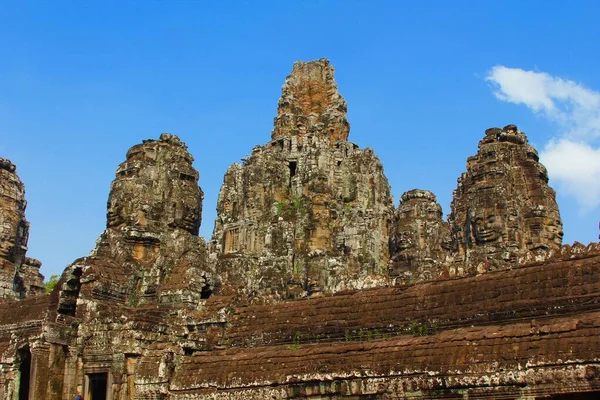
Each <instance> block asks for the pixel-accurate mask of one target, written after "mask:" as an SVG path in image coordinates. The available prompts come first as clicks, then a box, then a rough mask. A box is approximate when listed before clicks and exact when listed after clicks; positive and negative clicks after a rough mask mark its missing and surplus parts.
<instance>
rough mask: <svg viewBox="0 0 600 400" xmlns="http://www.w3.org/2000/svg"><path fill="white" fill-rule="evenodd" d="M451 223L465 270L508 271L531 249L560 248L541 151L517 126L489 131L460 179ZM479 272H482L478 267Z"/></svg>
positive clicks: (558, 224) (556, 216) (557, 222)
mask: <svg viewBox="0 0 600 400" xmlns="http://www.w3.org/2000/svg"><path fill="white" fill-rule="evenodd" d="M451 209H452V212H451V214H450V216H449V217H448V221H449V222H450V225H451V227H452V236H453V255H454V258H455V260H457V262H463V263H465V264H467V266H466V268H465V270H471V271H474V270H475V267H476V266H478V265H480V264H481V263H483V264H486V265H487V264H490V265H491V267H485V269H486V270H487V269H497V268H504V267H508V266H509V265H510V263H514V262H516V260H517V258H518V257H519V256H521V255H523V254H525V253H526V252H528V251H534V252H537V251H547V250H550V249H557V248H559V247H560V246H561V243H562V223H561V219H560V214H559V212H558V205H557V204H556V199H555V193H554V190H552V189H551V188H550V187H549V186H548V175H547V172H546V168H545V167H544V166H543V165H542V164H540V162H539V159H538V156H537V151H536V150H535V149H534V148H533V147H532V146H530V145H529V144H528V143H527V137H526V136H525V134H524V133H523V132H521V131H519V130H518V128H517V127H516V126H515V125H507V126H506V127H504V128H503V129H499V128H491V129H488V130H487V131H486V135H485V137H484V138H483V139H482V140H481V141H480V142H479V151H478V152H477V154H476V155H475V156H473V157H469V159H468V160H467V171H466V172H465V173H464V174H463V175H462V176H461V177H460V179H459V180H458V187H457V189H456V190H455V192H454V197H453V200H452V205H451ZM477 268H478V269H480V270H482V269H481V268H480V266H479V267H477Z"/></svg>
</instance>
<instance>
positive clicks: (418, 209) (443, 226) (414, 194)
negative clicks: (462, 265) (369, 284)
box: [390, 189, 450, 284]
mask: <svg viewBox="0 0 600 400" xmlns="http://www.w3.org/2000/svg"><path fill="white" fill-rule="evenodd" d="M390 253H391V254H392V258H391V261H390V275H391V277H393V278H395V280H396V282H397V283H401V284H407V283H415V282H422V281H429V280H433V279H436V278H438V277H439V276H440V274H441V273H442V265H443V264H444V263H445V262H446V261H447V258H448V256H449V254H450V227H449V226H448V224H447V223H446V222H444V221H443V220H442V207H441V206H440V205H439V204H438V203H437V199H436V197H435V195H434V194H433V193H431V192H430V191H428V190H419V189H413V190H410V191H408V192H405V193H403V194H402V197H401V199H400V206H399V207H398V209H397V210H396V212H395V213H394V225H393V230H392V233H391V235H390Z"/></svg>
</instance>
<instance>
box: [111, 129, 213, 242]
mask: <svg viewBox="0 0 600 400" xmlns="http://www.w3.org/2000/svg"><path fill="white" fill-rule="evenodd" d="M197 182H198V172H196V170H195V169H194V168H193V167H192V166H191V156H189V154H188V153H187V151H185V150H184V149H183V148H181V147H176V146H168V145H164V144H163V143H160V142H156V141H152V142H148V143H144V144H143V145H139V147H134V148H133V149H132V150H130V152H129V153H128V158H127V161H126V162H124V163H123V164H121V165H120V166H119V168H118V170H117V178H116V179H115V180H114V181H113V183H112V186H111V192H110V195H109V200H108V211H107V225H108V227H116V226H120V225H126V226H130V227H136V228H139V229H142V230H147V231H159V230H164V228H166V227H169V228H171V229H173V228H181V229H185V230H187V231H189V232H191V233H194V234H197V233H198V229H199V227H200V214H201V207H202V191H201V190H200V188H199V187H198V183H197Z"/></svg>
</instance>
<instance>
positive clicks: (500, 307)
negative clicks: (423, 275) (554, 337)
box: [227, 255, 600, 346]
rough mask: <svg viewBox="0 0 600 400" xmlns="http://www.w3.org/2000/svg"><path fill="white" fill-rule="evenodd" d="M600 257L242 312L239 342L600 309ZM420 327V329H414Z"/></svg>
mask: <svg viewBox="0 0 600 400" xmlns="http://www.w3.org/2000/svg"><path fill="white" fill-rule="evenodd" d="M599 305H600V255H596V256H587V257H585V258H581V259H575V260H568V261H555V262H550V263H547V264H539V265H530V266H524V267H517V268H515V269H513V270H504V271H496V272H490V273H488V274H483V275H479V276H476V277H469V278H462V279H450V280H439V281H434V282H428V283H424V284H419V285H414V286H410V287H406V288H383V289H372V290H363V291H353V292H347V293H343V294H338V295H334V296H331V297H321V298H315V299H307V300H299V301H292V302H287V303H284V304H281V305H279V306H249V307H241V308H238V309H236V315H235V316H234V317H233V319H232V320H231V322H230V323H231V328H230V329H229V330H228V332H227V334H228V338H229V339H230V340H231V342H232V343H233V344H235V345H238V346H241V345H262V344H271V343H292V342H293V341H294V337H296V339H297V338H298V337H300V339H301V341H309V342H312V341H339V340H361V339H362V340H367V339H368V338H371V339H375V338H376V337H379V338H381V337H383V336H388V335H390V336H391V335H401V334H410V333H411V331H414V330H419V329H421V330H423V329H428V330H431V331H433V330H443V329H450V328H455V327H460V326H470V325H485V324H497V323H509V322H514V321H520V320H530V319H532V318H536V319H538V318H547V317H549V316H557V315H565V314H569V313H573V312H582V311H586V310H596V309H598V307H599ZM411 325H412V326H411Z"/></svg>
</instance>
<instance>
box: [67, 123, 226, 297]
mask: <svg viewBox="0 0 600 400" xmlns="http://www.w3.org/2000/svg"><path fill="white" fill-rule="evenodd" d="M192 161H193V158H192V156H191V155H190V154H189V153H188V151H187V148H186V146H185V144H183V143H182V142H181V141H180V140H179V138H177V136H174V135H170V134H162V135H161V136H160V139H159V140H146V141H144V143H142V144H139V145H136V146H133V147H132V148H131V149H130V150H129V151H128V152H127V159H126V161H125V162H123V163H122V164H121V165H120V166H119V168H118V169H117V173H116V178H115V180H114V181H113V183H112V184H111V191H110V195H109V199H108V211H107V228H106V231H104V233H102V235H101V236H100V239H99V240H98V242H97V244H96V247H95V249H94V250H93V251H92V253H91V254H90V256H89V257H87V258H85V259H82V260H78V261H76V263H74V266H76V267H74V266H71V267H69V268H67V271H71V270H73V271H75V270H80V272H79V273H80V274H81V279H82V280H83V281H86V282H88V283H89V282H95V283H94V285H96V286H97V287H98V290H100V289H99V288H100V287H102V288H103V289H102V290H107V291H108V292H111V291H114V293H113V294H109V295H110V296H116V297H117V298H122V299H126V301H127V302H128V304H130V305H134V306H137V305H141V304H164V303H173V302H176V303H182V302H183V303H186V304H189V305H191V306H195V305H197V304H198V301H199V300H200V299H201V298H202V297H203V296H207V294H208V293H209V292H211V291H212V288H213V286H212V285H213V284H214V281H213V276H212V274H211V271H210V267H209V264H208V257H207V254H206V246H205V244H204V242H203V240H202V239H201V238H199V237H198V229H199V227H200V218H201V211H202V197H203V193H202V190H201V189H200V187H199V186H198V177H199V174H198V172H197V171H196V170H195V169H194V168H193V167H192ZM72 273H73V272H69V274H72ZM66 280H67V283H68V282H69V279H68V278H67V279H66ZM106 285H109V286H111V287H112V289H111V287H106ZM65 290H66V289H65ZM63 292H64V291H63ZM64 293H66V292H64ZM68 298H70V296H66V299H65V300H68Z"/></svg>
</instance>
